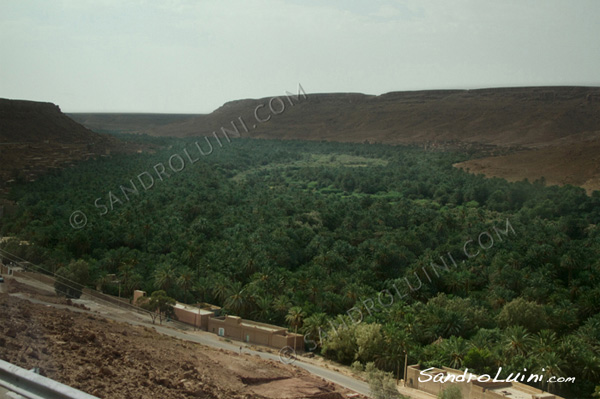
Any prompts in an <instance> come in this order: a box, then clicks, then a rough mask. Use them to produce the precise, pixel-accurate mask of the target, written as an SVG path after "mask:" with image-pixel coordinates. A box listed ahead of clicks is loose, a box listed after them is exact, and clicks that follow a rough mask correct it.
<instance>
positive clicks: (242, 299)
mask: <svg viewBox="0 0 600 399" xmlns="http://www.w3.org/2000/svg"><path fill="white" fill-rule="evenodd" d="M230 292H231V295H230V296H229V297H228V298H227V299H226V300H225V303H224V304H223V306H224V307H225V308H227V309H228V310H231V311H232V312H233V313H235V314H237V315H241V314H242V313H243V312H244V310H246V309H247V308H248V300H249V299H250V298H249V295H248V294H247V292H246V286H242V283H241V282H239V281H236V282H235V283H233V285H232V286H231V291H230Z"/></svg>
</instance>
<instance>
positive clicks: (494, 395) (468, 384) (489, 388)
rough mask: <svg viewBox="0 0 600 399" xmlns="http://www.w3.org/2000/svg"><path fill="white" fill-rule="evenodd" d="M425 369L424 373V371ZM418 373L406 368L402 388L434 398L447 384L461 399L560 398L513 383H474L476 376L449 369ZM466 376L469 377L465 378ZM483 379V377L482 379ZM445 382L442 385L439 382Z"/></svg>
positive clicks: (414, 367) (412, 367)
mask: <svg viewBox="0 0 600 399" xmlns="http://www.w3.org/2000/svg"><path fill="white" fill-rule="evenodd" d="M425 370H427V371H425ZM425 370H422V369H421V367H420V366H419V365H418V364H415V365H412V366H408V367H407V370H406V386H407V387H409V388H415V389H419V390H421V391H424V392H427V393H429V394H431V395H435V396H437V395H438V394H439V393H440V392H441V391H443V390H445V389H446V388H448V387H449V386H450V385H456V386H458V388H459V389H460V391H461V393H462V397H463V398H464V399H507V398H510V399H562V398H561V397H560V396H556V395H554V394H551V393H549V392H545V391H542V390H541V389H537V388H535V387H532V386H529V385H526V384H523V383H521V382H517V381H510V382H506V381H494V380H493V377H494V376H491V378H490V381H485V382H484V381H481V380H478V379H477V377H479V376H478V375H477V374H472V373H470V372H467V373H466V378H465V372H464V371H460V370H455V369H451V368H449V367H442V368H432V369H431V370H429V369H425ZM469 377H470V378H469ZM484 379H486V380H487V377H484ZM498 379H499V380H501V377H499V378H498ZM442 381H445V382H442Z"/></svg>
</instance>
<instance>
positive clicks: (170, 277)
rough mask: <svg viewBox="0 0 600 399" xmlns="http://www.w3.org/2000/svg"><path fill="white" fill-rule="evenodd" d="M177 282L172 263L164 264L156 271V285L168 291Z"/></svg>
mask: <svg viewBox="0 0 600 399" xmlns="http://www.w3.org/2000/svg"><path fill="white" fill-rule="evenodd" d="M174 283H175V271H174V270H173V267H172V266H170V265H163V266H161V267H159V268H158V269H156V271H155V272H154V286H155V287H156V288H158V289H159V290H163V291H165V292H168V291H169V289H170V288H171V287H172V286H173V285H174Z"/></svg>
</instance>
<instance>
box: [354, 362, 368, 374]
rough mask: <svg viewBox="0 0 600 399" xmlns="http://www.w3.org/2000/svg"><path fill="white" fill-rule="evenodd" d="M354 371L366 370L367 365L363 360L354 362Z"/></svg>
mask: <svg viewBox="0 0 600 399" xmlns="http://www.w3.org/2000/svg"><path fill="white" fill-rule="evenodd" d="M352 371H354V372H355V373H361V372H363V371H365V367H364V366H363V365H362V363H361V362H359V361H358V360H357V361H355V362H354V363H352Z"/></svg>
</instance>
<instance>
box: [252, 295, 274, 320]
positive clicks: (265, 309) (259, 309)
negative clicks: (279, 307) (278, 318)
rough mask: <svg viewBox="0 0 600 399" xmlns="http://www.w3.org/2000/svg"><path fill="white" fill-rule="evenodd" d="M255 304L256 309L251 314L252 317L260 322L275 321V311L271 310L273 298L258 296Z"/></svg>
mask: <svg viewBox="0 0 600 399" xmlns="http://www.w3.org/2000/svg"><path fill="white" fill-rule="evenodd" d="M254 302H255V303H256V309H255V310H254V311H253V312H252V313H251V314H252V317H254V319H255V320H258V321H266V322H271V321H273V310H272V308H271V305H272V303H273V297H271V296H269V295H265V296H263V295H256V297H255V300H254Z"/></svg>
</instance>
